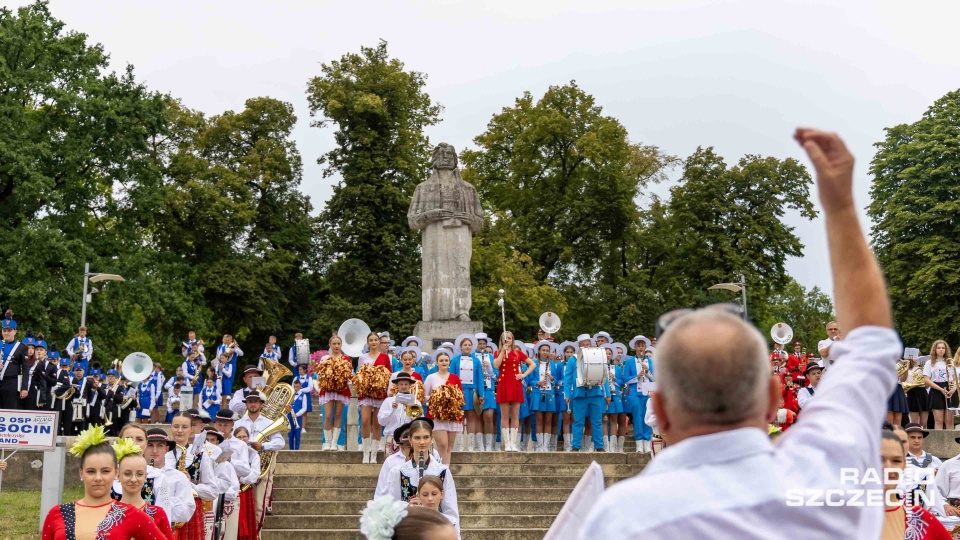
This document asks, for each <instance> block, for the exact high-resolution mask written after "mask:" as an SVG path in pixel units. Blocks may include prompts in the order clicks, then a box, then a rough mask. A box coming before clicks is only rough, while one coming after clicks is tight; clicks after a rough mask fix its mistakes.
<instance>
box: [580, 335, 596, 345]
mask: <svg viewBox="0 0 960 540" xmlns="http://www.w3.org/2000/svg"><path fill="white" fill-rule="evenodd" d="M581 341H589V342H591V343H593V338H591V337H590V334H580V335H579V336H577V343H578V344H579V343H580V342H581Z"/></svg>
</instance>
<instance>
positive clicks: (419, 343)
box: [400, 336, 423, 349]
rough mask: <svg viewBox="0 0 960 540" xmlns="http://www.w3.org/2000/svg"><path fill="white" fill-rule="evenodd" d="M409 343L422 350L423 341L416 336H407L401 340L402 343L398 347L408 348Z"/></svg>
mask: <svg viewBox="0 0 960 540" xmlns="http://www.w3.org/2000/svg"><path fill="white" fill-rule="evenodd" d="M411 343H415V344H416V347H417V348H418V349H422V348H423V340H422V339H420V338H418V337H417V336H408V337H407V339H405V340H403V343H401V344H400V346H401V347H409V346H410V344H411Z"/></svg>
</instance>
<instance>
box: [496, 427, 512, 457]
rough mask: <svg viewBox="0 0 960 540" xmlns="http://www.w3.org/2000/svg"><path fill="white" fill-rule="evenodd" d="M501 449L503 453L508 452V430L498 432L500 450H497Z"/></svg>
mask: <svg viewBox="0 0 960 540" xmlns="http://www.w3.org/2000/svg"><path fill="white" fill-rule="evenodd" d="M500 449H503V450H504V451H507V452H509V451H510V428H503V429H501V430H500V448H498V449H497V450H500Z"/></svg>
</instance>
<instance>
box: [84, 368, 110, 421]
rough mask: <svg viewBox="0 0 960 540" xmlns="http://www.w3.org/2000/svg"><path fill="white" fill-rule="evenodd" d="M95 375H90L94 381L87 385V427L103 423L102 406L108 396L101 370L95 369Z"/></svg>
mask: <svg viewBox="0 0 960 540" xmlns="http://www.w3.org/2000/svg"><path fill="white" fill-rule="evenodd" d="M93 372H94V373H93V376H92V377H90V379H91V380H92V383H91V384H90V385H89V386H88V387H87V392H88V394H87V420H86V423H85V425H86V427H90V426H96V425H101V424H102V423H103V419H102V418H101V417H100V406H101V405H102V404H103V400H104V398H105V396H106V390H104V388H103V383H102V382H101V381H100V370H99V369H94V370H93Z"/></svg>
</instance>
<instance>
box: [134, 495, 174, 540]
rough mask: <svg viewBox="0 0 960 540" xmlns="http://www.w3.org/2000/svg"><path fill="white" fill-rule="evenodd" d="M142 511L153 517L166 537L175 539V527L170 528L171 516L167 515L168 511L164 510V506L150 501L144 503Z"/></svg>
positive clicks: (170, 539)
mask: <svg viewBox="0 0 960 540" xmlns="http://www.w3.org/2000/svg"><path fill="white" fill-rule="evenodd" d="M140 511H141V512H143V513H144V514H146V515H148V516H150V518H151V519H153V522H154V523H156V525H157V528H158V529H160V532H162V533H163V536H164V537H166V538H167V539H168V540H173V529H171V528H170V518H168V517H167V513H166V512H164V511H163V508H160V507H159V506H154V505H152V504H150V503H143V506H141V507H140Z"/></svg>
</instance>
